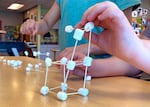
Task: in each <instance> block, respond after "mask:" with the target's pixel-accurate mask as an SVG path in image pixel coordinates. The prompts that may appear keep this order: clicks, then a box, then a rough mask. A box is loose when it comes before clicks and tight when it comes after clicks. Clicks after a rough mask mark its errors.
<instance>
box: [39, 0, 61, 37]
mask: <svg viewBox="0 0 150 107" xmlns="http://www.w3.org/2000/svg"><path fill="white" fill-rule="evenodd" d="M59 18H60V10H59V6H58V4H57V3H56V1H55V2H54V3H53V6H52V7H51V9H50V10H49V11H48V13H47V14H46V15H45V16H44V18H43V19H42V20H40V21H39V22H38V23H39V29H38V33H39V34H45V33H47V32H48V31H49V30H50V28H52V27H53V25H54V24H55V23H56V22H57V21H58V20H59Z"/></svg>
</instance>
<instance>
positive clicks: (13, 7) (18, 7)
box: [8, 3, 24, 10]
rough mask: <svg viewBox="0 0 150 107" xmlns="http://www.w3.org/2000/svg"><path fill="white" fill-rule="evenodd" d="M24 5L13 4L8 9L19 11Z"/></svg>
mask: <svg viewBox="0 0 150 107" xmlns="http://www.w3.org/2000/svg"><path fill="white" fill-rule="evenodd" d="M23 6H24V5H23V4H19V3H13V4H11V5H10V6H9V7H8V9H10V10H19V9H20V8H22V7H23Z"/></svg>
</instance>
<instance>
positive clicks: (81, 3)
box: [56, 0, 141, 50]
mask: <svg viewBox="0 0 150 107" xmlns="http://www.w3.org/2000/svg"><path fill="white" fill-rule="evenodd" d="M104 1H106V0H56V2H57V3H58V5H59V7H60V12H61V20H60V25H59V46H60V50H63V49H65V48H66V47H71V46H74V43H75V40H74V39H73V33H74V32H72V33H66V32H65V26H67V25H72V26H75V25H76V24H77V23H78V22H79V21H80V20H81V18H82V15H83V13H84V12H85V11H86V10H87V9H88V8H89V7H91V6H92V5H94V4H96V3H99V2H104ZM110 1H112V2H114V3H116V4H117V5H118V7H119V8H120V9H121V10H124V9H126V8H128V7H131V6H134V5H137V4H140V3H141V0H110ZM101 31H102V29H100V28H95V29H94V32H97V33H98V32H101ZM84 43H87V40H86V39H85V38H83V39H82V40H81V41H79V44H84Z"/></svg>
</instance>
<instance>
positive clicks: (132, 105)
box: [0, 57, 150, 107]
mask: <svg viewBox="0 0 150 107" xmlns="http://www.w3.org/2000/svg"><path fill="white" fill-rule="evenodd" d="M3 59H6V60H13V59H16V60H22V61H23V64H22V66H21V67H19V68H13V67H12V66H10V65H7V64H4V63H2V60H3ZM0 60H1V61H0V68H1V69H0V107H150V82H148V81H144V80H138V79H134V78H129V77H107V78H95V79H92V80H91V81H88V82H87V88H88V89H89V95H88V97H82V96H80V95H72V96H69V97H68V99H67V100H66V101H64V102H63V101H60V100H58V99H57V97H56V93H51V92H50V93H48V95H46V96H43V95H41V94H40V89H41V87H42V86H43V84H44V77H45V67H42V68H41V69H40V70H39V71H35V70H34V69H33V70H32V71H31V72H28V73H27V72H26V71H25V68H26V66H27V64H28V63H32V64H34V63H37V62H39V60H37V59H33V58H29V57H0ZM62 80H63V76H62V73H60V70H59V69H58V68H57V67H56V66H52V67H51V68H50V69H49V76H48V83H47V86H48V87H49V88H52V87H56V86H59V85H60V83H61V82H62ZM68 85H69V87H71V88H73V89H76V90H78V88H80V87H82V85H83V79H82V78H79V77H76V76H72V75H71V76H69V79H68Z"/></svg>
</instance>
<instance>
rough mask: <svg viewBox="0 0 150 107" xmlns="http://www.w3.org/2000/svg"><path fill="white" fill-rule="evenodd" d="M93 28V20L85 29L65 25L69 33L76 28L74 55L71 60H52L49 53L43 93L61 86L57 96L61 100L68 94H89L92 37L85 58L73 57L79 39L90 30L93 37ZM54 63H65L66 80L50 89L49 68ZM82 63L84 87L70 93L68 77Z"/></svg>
mask: <svg viewBox="0 0 150 107" xmlns="http://www.w3.org/2000/svg"><path fill="white" fill-rule="evenodd" d="M93 28H94V24H93V23H92V22H88V23H87V24H86V25H85V26H84V30H83V29H78V28H77V29H74V28H73V26H71V25H68V26H66V27H65V31H66V32H67V33H71V32H73V30H75V31H74V34H73V39H75V40H76V42H75V46H74V50H73V52H72V57H71V59H70V60H68V59H67V58H66V57H63V58H62V59H61V60H60V61H56V62H52V59H51V58H49V57H48V56H49V55H47V57H46V59H45V65H46V73H45V83H44V86H43V87H42V88H41V90H40V92H41V94H42V95H47V94H48V92H49V90H50V91H53V90H55V89H57V88H60V89H61V91H59V92H58V93H57V98H58V99H59V100H61V101H65V100H67V98H68V95H73V94H79V95H81V96H83V97H86V96H88V94H89V90H88V89H87V88H86V87H85V85H86V81H87V80H91V76H88V75H87V69H88V67H90V66H91V65H92V58H91V57H90V56H89V52H90V39H89V45H88V52H87V53H88V54H87V56H85V57H84V60H83V61H73V59H74V54H75V51H76V46H77V43H78V41H80V40H81V39H82V38H83V35H84V32H90V33H89V36H90V38H91V32H92V29H93ZM40 54H41V53H40ZM34 55H35V56H37V55H39V54H37V53H34ZM52 64H59V65H64V82H63V83H61V85H60V86H59V87H54V88H51V89H49V88H48V87H47V86H46V83H47V78H48V68H49V67H50V66H52ZM81 64H82V65H83V66H85V76H84V84H83V87H82V88H79V89H78V91H77V92H73V93H70V94H68V93H67V90H68V89H69V87H68V84H67V79H68V75H69V72H70V71H72V70H74V69H75V67H76V66H79V65H81ZM66 69H67V72H66Z"/></svg>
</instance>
